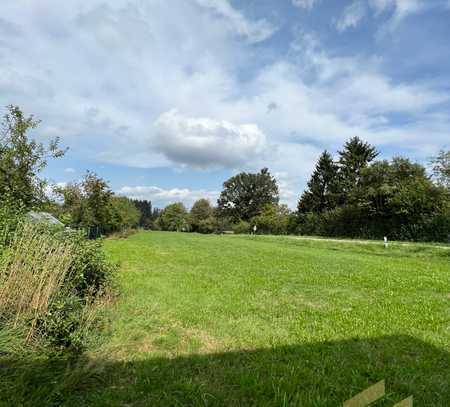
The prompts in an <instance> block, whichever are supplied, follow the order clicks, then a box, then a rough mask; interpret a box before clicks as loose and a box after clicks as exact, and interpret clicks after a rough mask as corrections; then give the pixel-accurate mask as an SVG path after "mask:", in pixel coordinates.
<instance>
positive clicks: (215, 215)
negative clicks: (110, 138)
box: [0, 106, 450, 241]
mask: <svg viewBox="0 0 450 407" xmlns="http://www.w3.org/2000/svg"><path fill="white" fill-rule="evenodd" d="M38 124H39V122H38V121H36V120H35V119H34V118H33V117H32V116H30V117H25V116H24V114H23V113H22V112H21V110H20V109H19V108H18V107H15V106H9V107H8V110H7V113H6V114H5V116H4V118H3V121H2V128H1V133H0V206H4V207H5V206H6V205H7V204H9V206H10V207H11V206H13V207H15V208H21V210H31V209H36V208H38V209H41V210H46V211H48V212H51V213H52V214H54V215H55V216H56V217H58V218H59V219H60V220H61V221H62V222H63V223H65V224H66V225H68V226H71V227H74V228H86V229H88V230H94V232H95V234H96V235H97V234H109V233H114V232H117V231H123V230H127V229H132V228H136V227H142V228H147V229H160V230H168V231H186V232H198V233H221V232H224V231H230V230H231V231H234V232H235V233H249V232H256V233H266V234H305V235H320V236H341V237H355V238H356V237H358V238H381V237H383V236H389V237H390V238H391V239H401V240H429V241H448V239H449V235H450V199H449V198H450V181H449V180H450V151H441V152H440V153H439V154H438V155H437V156H436V157H434V158H433V159H432V160H431V164H432V174H431V175H429V174H428V173H427V171H426V168H425V167H424V166H423V165H421V164H418V163H415V162H412V161H411V160H409V159H408V158H404V157H394V158H392V159H391V160H377V157H378V156H379V152H378V151H377V149H376V148H375V147H374V146H372V145H370V144H368V143H366V142H364V141H363V140H361V139H360V138H358V137H353V138H351V139H349V140H348V141H347V142H346V143H345V144H344V145H343V147H342V149H341V150H339V151H338V152H337V155H336V157H333V155H332V154H331V153H330V152H328V151H324V152H323V153H322V154H321V155H320V157H319V159H318V161H317V163H316V166H315V168H314V171H313V173H312V175H311V177H310V179H309V181H308V183H307V188H306V190H305V191H304V192H303V193H302V194H301V196H300V197H299V201H298V205H297V208H296V210H294V211H291V210H290V209H289V208H288V207H287V206H286V205H283V204H280V197H279V188H278V185H277V181H276V179H275V178H274V177H273V176H272V175H271V173H270V172H269V170H268V169H267V168H263V169H261V170H260V171H259V172H257V173H252V172H241V173H239V174H237V175H234V176H232V177H231V178H230V179H228V180H226V181H225V182H224V184H223V190H222V192H221V194H220V196H219V199H218V201H217V205H215V206H213V205H212V204H211V203H210V202H209V201H208V200H207V199H200V200H198V201H197V202H195V203H194V205H193V206H192V208H191V209H190V210H189V211H188V210H187V208H186V207H185V206H184V205H183V204H182V203H181V202H177V203H173V204H170V205H168V206H166V207H165V208H164V209H158V208H154V207H153V206H152V203H151V202H150V201H148V200H132V199H130V198H127V197H123V196H117V195H116V194H114V192H113V191H112V190H111V188H110V186H109V185H108V183H107V182H106V181H105V180H104V179H102V178H100V177H99V176H98V175H96V174H95V173H93V172H89V171H88V172H87V173H86V174H85V176H84V177H83V179H82V180H81V181H80V182H74V183H71V184H68V185H66V186H64V187H57V188H55V189H54V196H55V198H54V199H50V198H49V197H48V195H47V194H46V193H45V187H46V183H45V180H43V179H42V177H40V173H41V172H42V170H43V169H44V168H45V166H46V164H47V160H48V159H49V158H59V157H61V156H63V155H64V154H65V153H66V151H67V150H66V149H63V148H61V147H60V142H59V140H58V139H54V140H52V141H50V143H49V144H48V145H47V146H44V145H43V144H40V143H37V142H36V141H35V140H33V139H30V138H29V137H28V132H29V130H31V129H33V128H35V127H36V126H37V125H38Z"/></svg>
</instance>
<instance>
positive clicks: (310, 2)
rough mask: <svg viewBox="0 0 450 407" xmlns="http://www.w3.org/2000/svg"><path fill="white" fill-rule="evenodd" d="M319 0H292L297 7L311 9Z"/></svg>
mask: <svg viewBox="0 0 450 407" xmlns="http://www.w3.org/2000/svg"><path fill="white" fill-rule="evenodd" d="M318 1H319V0H292V4H293V5H294V6H295V7H300V8H304V9H307V10H311V9H312V8H313V7H314V5H315V4H316V3H317V2H318Z"/></svg>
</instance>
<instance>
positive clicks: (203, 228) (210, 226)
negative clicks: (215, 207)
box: [197, 216, 218, 234]
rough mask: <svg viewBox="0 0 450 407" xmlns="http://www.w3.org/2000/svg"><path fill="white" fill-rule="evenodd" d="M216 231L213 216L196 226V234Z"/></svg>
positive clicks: (215, 222) (216, 226)
mask: <svg viewBox="0 0 450 407" xmlns="http://www.w3.org/2000/svg"><path fill="white" fill-rule="evenodd" d="M217 229H218V225H217V221H216V219H215V218H214V217H213V216H210V217H209V218H207V219H203V220H201V221H199V222H198V224H197V232H198V233H204V234H208V233H214V232H216V231H217Z"/></svg>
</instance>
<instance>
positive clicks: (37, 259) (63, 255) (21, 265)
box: [0, 223, 74, 339]
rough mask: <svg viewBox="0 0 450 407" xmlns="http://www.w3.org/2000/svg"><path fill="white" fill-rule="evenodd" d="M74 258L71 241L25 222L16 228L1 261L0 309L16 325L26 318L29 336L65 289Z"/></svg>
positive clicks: (28, 336) (29, 336) (4, 316)
mask: <svg viewBox="0 0 450 407" xmlns="http://www.w3.org/2000/svg"><path fill="white" fill-rule="evenodd" d="M73 259H74V254H73V248H72V247H71V245H69V244H67V243H65V242H61V241H58V240H57V239H56V238H54V237H52V236H51V235H50V234H48V233H43V232H42V230H40V229H39V228H36V227H35V226H33V225H31V224H29V223H23V224H22V225H20V226H19V228H18V229H17V230H16V232H15V234H14V236H13V238H12V241H11V244H10V245H9V247H8V248H7V249H6V250H5V251H4V253H3V255H2V258H1V262H0V313H1V315H2V317H3V319H5V318H7V319H8V320H9V321H13V322H14V325H17V323H19V322H21V321H26V322H27V325H28V326H29V330H28V333H27V339H30V338H31V337H32V336H33V335H34V333H35V330H36V325H37V321H38V320H39V319H40V318H41V317H42V316H43V315H45V314H46V313H47V311H48V308H49V304H50V300H51V298H52V297H53V296H54V295H55V294H56V293H59V292H60V291H61V290H62V289H64V281H65V280H66V278H67V274H68V272H69V270H70V266H71V264H72V261H73Z"/></svg>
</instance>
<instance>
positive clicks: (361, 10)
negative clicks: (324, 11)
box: [336, 0, 366, 31]
mask: <svg viewBox="0 0 450 407" xmlns="http://www.w3.org/2000/svg"><path fill="white" fill-rule="evenodd" d="M365 15H366V4H365V2H364V1H363V0H357V1H354V2H353V3H351V4H349V5H348V6H347V7H346V8H345V9H344V12H343V13H342V15H341V17H340V18H339V19H338V21H337V22H336V28H337V30H338V31H345V30H346V29H348V28H351V27H352V28H355V27H356V26H357V25H358V24H359V22H360V21H361V20H362V19H363V18H364V17H365Z"/></svg>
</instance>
